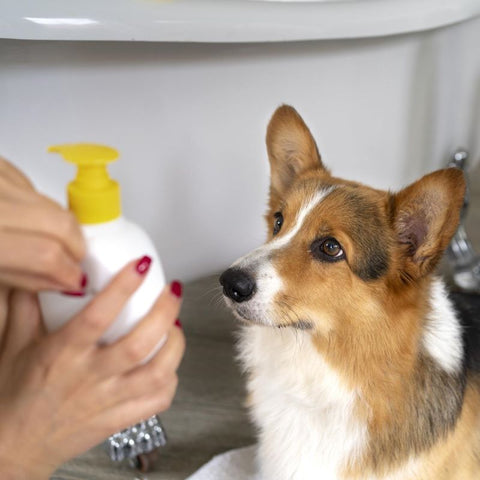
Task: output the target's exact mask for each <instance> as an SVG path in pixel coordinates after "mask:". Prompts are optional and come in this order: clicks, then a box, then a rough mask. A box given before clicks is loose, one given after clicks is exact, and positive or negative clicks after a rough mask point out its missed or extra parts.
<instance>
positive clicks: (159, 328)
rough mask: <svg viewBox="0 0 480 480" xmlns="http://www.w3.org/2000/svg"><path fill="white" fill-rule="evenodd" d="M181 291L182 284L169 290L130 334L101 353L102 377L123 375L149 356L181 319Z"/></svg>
mask: <svg viewBox="0 0 480 480" xmlns="http://www.w3.org/2000/svg"><path fill="white" fill-rule="evenodd" d="M181 289H182V287H181V284H180V283H179V282H173V283H172V284H171V285H170V286H168V287H166V288H165V289H164V290H163V291H162V293H161V294H160V295H159V297H158V299H157V301H156V302H155V304H154V305H153V307H152V308H151V310H150V312H149V313H148V314H147V315H146V316H145V317H144V318H143V319H142V320H141V321H140V322H138V324H137V325H136V326H135V327H134V328H133V329H132V330H131V331H130V332H129V333H128V334H127V335H125V336H124V337H122V338H121V339H119V340H118V341H117V342H115V343H113V344H112V345H108V346H105V347H104V348H103V349H102V350H101V351H100V352H99V355H100V358H99V361H98V364H99V365H101V367H99V369H98V374H99V375H100V376H105V377H108V376H110V375H113V374H117V375H118V374H121V373H123V372H126V371H128V370H131V369H132V368H134V367H135V366H137V365H138V364H139V363H140V362H141V361H142V360H144V359H145V358H147V357H148V355H149V354H150V353H151V352H152V351H153V350H154V349H155V348H156V347H157V345H158V344H159V342H160V341H161V339H162V338H164V337H165V335H166V334H167V332H168V331H169V330H170V328H171V326H172V324H173V323H174V322H175V319H176V318H178V313H179V311H180V306H181Z"/></svg>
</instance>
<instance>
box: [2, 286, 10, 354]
mask: <svg viewBox="0 0 480 480" xmlns="http://www.w3.org/2000/svg"><path fill="white" fill-rule="evenodd" d="M9 296H10V288H9V287H6V286H2V285H0V355H1V352H2V349H3V343H4V338H5V333H6V330H7V318H8V298H9Z"/></svg>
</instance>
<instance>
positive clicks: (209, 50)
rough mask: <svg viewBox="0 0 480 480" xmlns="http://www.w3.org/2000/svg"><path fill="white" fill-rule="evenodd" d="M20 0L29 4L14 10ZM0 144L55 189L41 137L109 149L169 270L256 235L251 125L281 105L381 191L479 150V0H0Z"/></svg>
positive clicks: (257, 196) (132, 210)
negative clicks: (458, 153) (117, 155)
mask: <svg viewBox="0 0 480 480" xmlns="http://www.w3.org/2000/svg"><path fill="white" fill-rule="evenodd" d="M32 4H33V5H32ZM0 11H1V14H0V38H2V39H1V40H0V152H1V153H2V154H3V155H5V156H7V157H8V158H10V159H12V160H13V161H14V162H15V163H17V164H18V165H19V166H20V167H21V168H23V169H24V170H25V171H26V172H27V173H28V174H29V175H30V176H31V177H32V179H33V180H34V181H35V183H36V184H37V186H38V187H39V188H40V189H41V190H42V191H44V192H46V193H48V194H49V195H51V196H53V197H55V198H56V199H58V200H62V201H63V195H64V194H63V188H64V185H65V184H66V182H67V181H68V180H69V179H70V178H71V176H72V175H73V169H72V167H71V166H69V165H66V164H63V163H61V161H60V160H59V158H57V157H56V156H51V155H48V154H47V153H46V147H47V146H48V145H50V144H52V143H59V142H67V141H96V142H102V143H106V144H109V145H113V146H115V147H117V148H118V149H119V150H120V151H121V153H122V157H121V159H120V160H119V162H118V163H117V164H116V165H115V166H113V167H112V172H113V174H114V176H115V177H116V178H117V179H119V180H120V182H121V184H122V187H123V200H124V211H125V214H126V215H127V216H129V217H132V218H134V219H136V220H137V221H139V223H141V224H142V225H143V226H145V227H146V228H147V230H148V231H149V232H150V233H151V234H152V236H153V238H154V240H155V242H156V243H157V245H158V248H159V251H160V254H161V256H162V257H163V261H164V264H165V268H166V272H167V276H168V277H169V278H172V277H179V278H181V279H191V278H194V277H197V276H199V275H202V274H205V273H208V272H211V271H215V270H219V269H221V268H223V267H224V266H226V265H228V264H229V263H230V262H231V260H232V259H234V258H236V257H238V256H239V255H240V254H242V253H243V252H245V251H247V250H248V249H250V248H252V247H253V246H255V245H257V244H259V243H260V242H261V241H262V240H263V238H264V226H263V222H262V218H261V217H262V214H263V210H264V207H265V204H266V191H267V185H268V168H267V160H266V154H265V148H264V134H265V127H266V123H267V121H268V118H269V116H270V114H271V113H272V112H273V110H274V109H275V108H276V107H277V106H278V105H279V104H280V103H285V102H286V103H290V104H292V105H294V106H295V107H296V108H297V109H298V110H299V111H300V113H301V114H302V115H303V116H304V118H305V119H306V121H307V123H308V124H309V125H310V127H311V129H312V131H313V132H314V134H315V136H316V138H317V139H318V143H319V147H320V150H321V152H322V154H323V157H324V159H325V162H326V163H327V164H328V165H329V166H330V167H331V169H332V170H333V172H334V173H335V174H338V175H340V176H346V177H348V178H352V179H357V180H361V181H365V182H368V183H370V184H373V185H376V186H379V187H385V188H388V187H392V188H398V187H400V186H402V185H404V184H405V183H407V182H409V181H411V180H413V179H414V178H415V177H418V176H419V175H421V174H423V173H424V172H427V171H429V170H432V169H435V168H437V167H440V166H442V165H443V164H444V163H445V162H446V160H447V158H448V156H449V154H450V153H451V152H452V151H453V150H454V149H455V148H456V147H457V146H463V147H464V148H466V149H468V150H470V151H471V153H472V159H473V160H477V161H478V159H479V154H480V148H479V139H480V48H479V45H480V20H479V19H478V17H477V16H478V15H479V14H480V1H478V0H350V1H347V0H344V1H342V0H337V1H322V2H312V1H310V2H292V1H290V2H289V1H284V2H276V1H251V0H243V1H240V0H236V1H233V0H232V1H228V0H223V1H222V0H217V1H213V0H212V1H204V0H190V1H189V0H183V1H169V2H162V1H159V0H115V1H106V0H103V1H102V2H98V1H93V0H88V1H87V0H84V1H82V2H65V1H56V2H52V1H50V2H49V1H45V0H43V1H38V2H29V1H27V0H16V1H15V2H11V1H9V0H0Z"/></svg>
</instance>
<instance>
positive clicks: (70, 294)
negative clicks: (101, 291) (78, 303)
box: [62, 291, 85, 297]
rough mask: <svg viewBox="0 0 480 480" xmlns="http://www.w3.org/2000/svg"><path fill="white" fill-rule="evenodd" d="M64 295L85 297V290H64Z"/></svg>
mask: <svg viewBox="0 0 480 480" xmlns="http://www.w3.org/2000/svg"><path fill="white" fill-rule="evenodd" d="M62 294H63V295H69V296H70V297H84V296H85V292H73V291H72V292H67V291H65V292H62Z"/></svg>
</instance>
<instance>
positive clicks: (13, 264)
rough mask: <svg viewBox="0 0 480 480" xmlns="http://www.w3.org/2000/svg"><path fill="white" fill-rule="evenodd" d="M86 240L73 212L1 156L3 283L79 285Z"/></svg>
mask: <svg viewBox="0 0 480 480" xmlns="http://www.w3.org/2000/svg"><path fill="white" fill-rule="evenodd" d="M84 254H85V243H84V240H83V236H82V233H81V230H80V227H79V226H78V223H77V221H76V220H75V217H74V216H73V214H72V213H70V212H69V211H67V210H65V209H63V208H62V207H61V206H60V205H58V204H57V203H55V202H54V201H53V200H50V199H49V198H47V197H45V196H43V195H40V194H39V193H37V192H36V191H35V189H34V188H33V186H32V184H31V183H30V181H29V180H28V179H27V178H26V177H25V176H24V175H23V174H22V173H21V172H20V171H19V170H17V169H16V168H15V167H14V166H13V165H12V164H10V163H8V162H7V161H6V160H4V159H3V158H1V157H0V285H10V286H11V285H13V286H15V287H19V288H22V289H26V290H33V291H38V290H70V291H78V290H81V288H82V286H84V285H82V283H83V282H85V279H84V278H83V273H82V269H81V266H80V260H81V259H82V258H83V256H84Z"/></svg>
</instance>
